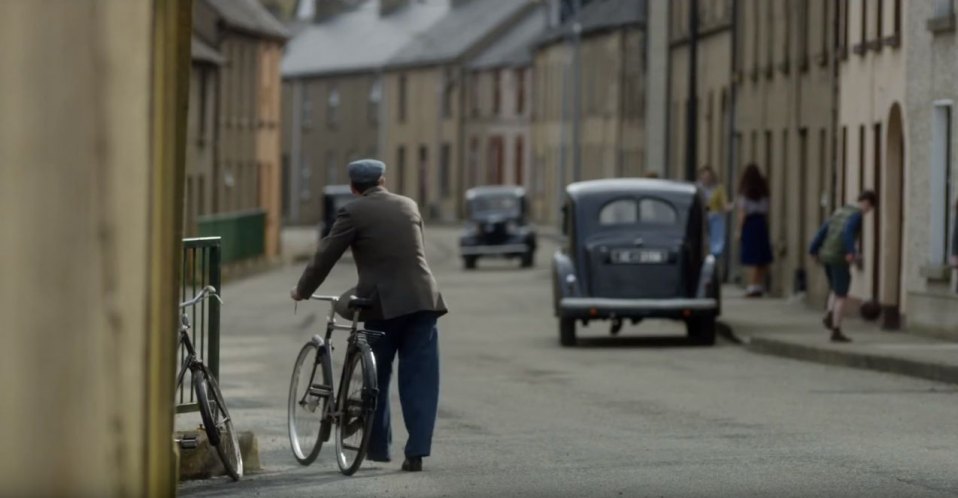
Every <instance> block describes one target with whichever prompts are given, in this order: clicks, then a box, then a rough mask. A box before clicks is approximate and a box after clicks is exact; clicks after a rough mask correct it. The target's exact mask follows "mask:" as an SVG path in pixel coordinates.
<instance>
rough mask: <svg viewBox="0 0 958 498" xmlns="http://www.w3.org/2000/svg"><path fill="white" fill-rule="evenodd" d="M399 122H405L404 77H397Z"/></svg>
mask: <svg viewBox="0 0 958 498" xmlns="http://www.w3.org/2000/svg"><path fill="white" fill-rule="evenodd" d="M398 100H399V102H398V104H399V122H400V123H405V122H406V75H405V74H401V75H399V99H398Z"/></svg>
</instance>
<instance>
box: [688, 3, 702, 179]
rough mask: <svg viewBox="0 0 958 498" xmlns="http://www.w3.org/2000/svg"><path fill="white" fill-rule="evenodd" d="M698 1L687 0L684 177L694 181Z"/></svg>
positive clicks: (696, 115)
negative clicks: (687, 53)
mask: <svg viewBox="0 0 958 498" xmlns="http://www.w3.org/2000/svg"><path fill="white" fill-rule="evenodd" d="M698 27H699V2H698V0H691V1H690V2H689V95H688V103H687V104H686V109H687V111H688V112H687V115H686V117H685V137H686V142H685V179H686V180H688V181H695V170H696V168H697V167H698V166H697V163H698V142H699V140H698V130H699V124H698V120H697V119H696V118H697V117H698V114H699V112H698V44H699V33H698Z"/></svg>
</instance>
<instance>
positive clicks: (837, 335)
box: [832, 329, 852, 343]
mask: <svg viewBox="0 0 958 498" xmlns="http://www.w3.org/2000/svg"><path fill="white" fill-rule="evenodd" d="M832 342H841V343H848V342H852V340H851V338H850V337H848V336H847V335H845V334H843V333H842V329H832Z"/></svg>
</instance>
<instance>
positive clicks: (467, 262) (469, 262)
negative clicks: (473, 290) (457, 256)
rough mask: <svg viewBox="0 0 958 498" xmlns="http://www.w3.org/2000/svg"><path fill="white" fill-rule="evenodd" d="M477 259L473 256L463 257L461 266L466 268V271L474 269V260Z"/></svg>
mask: <svg viewBox="0 0 958 498" xmlns="http://www.w3.org/2000/svg"><path fill="white" fill-rule="evenodd" d="M477 259H479V258H477V257H475V256H463V258H462V265H463V266H465V267H466V269H467V270H474V269H476V260H477Z"/></svg>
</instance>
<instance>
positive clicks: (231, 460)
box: [176, 285, 243, 481]
mask: <svg viewBox="0 0 958 498" xmlns="http://www.w3.org/2000/svg"><path fill="white" fill-rule="evenodd" d="M210 296H212V297H213V298H215V299H216V300H217V301H219V302H220V303H222V302H223V301H222V300H221V299H220V297H219V295H217V293H216V288H215V287H213V286H212V285H208V286H206V287H204V288H203V290H201V291H200V293H199V294H197V295H196V296H194V297H193V299H190V300H188V301H185V302H182V303H180V310H182V312H181V314H180V346H182V347H183V348H185V349H186V353H187V354H186V358H185V359H184V360H183V364H182V365H181V366H180V372H179V374H177V376H176V387H177V389H179V388H180V386H182V385H183V378H184V377H185V376H186V371H187V370H189V371H190V373H191V378H192V379H193V391H194V392H196V402H197V404H198V405H199V409H200V417H201V418H202V419H203V428H204V430H205V431H206V436H207V439H208V440H209V442H210V445H212V446H213V447H215V448H216V452H217V453H218V454H219V456H220V460H222V462H223V468H224V469H226V473H227V474H229V476H230V477H231V478H232V479H233V480H234V481H238V480H239V478H240V477H242V476H243V456H242V455H241V454H240V445H239V440H238V438H237V435H236V431H235V430H234V429H233V420H232V419H231V418H230V414H229V410H228V409H227V408H226V401H225V400H224V399H223V393H221V392H220V388H219V385H218V384H217V383H216V378H215V377H214V376H213V374H212V373H210V371H209V368H207V366H206V365H205V364H204V363H203V362H202V361H201V360H200V359H199V358H197V356H196V349H195V348H194V347H193V341H192V340H191V339H190V334H189V331H190V327H191V324H190V317H189V315H188V314H187V313H186V309H187V308H189V307H190V306H193V305H194V304H196V303H198V302H200V301H202V300H203V299H206V298H207V297H210Z"/></svg>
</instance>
